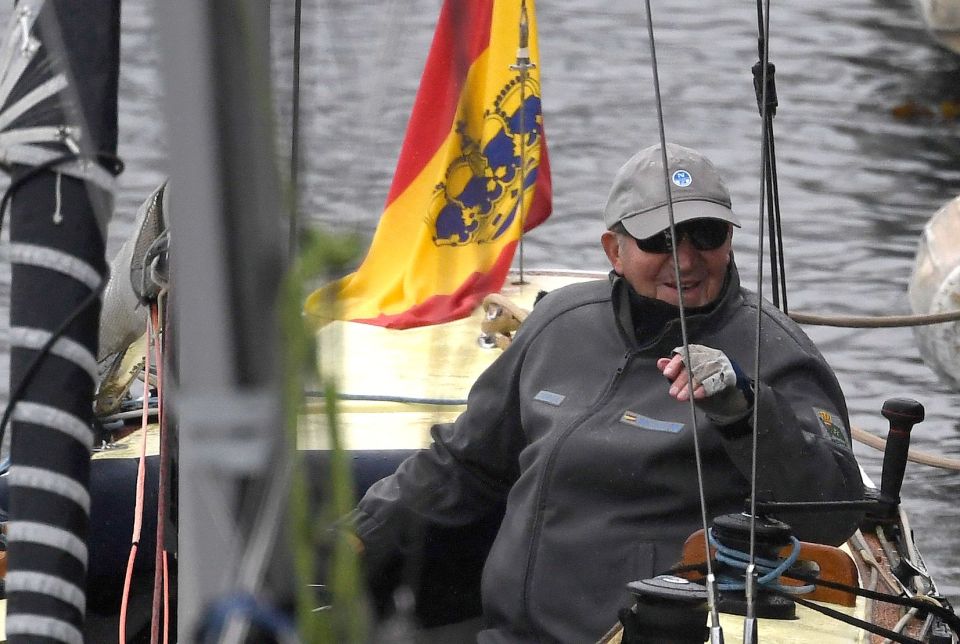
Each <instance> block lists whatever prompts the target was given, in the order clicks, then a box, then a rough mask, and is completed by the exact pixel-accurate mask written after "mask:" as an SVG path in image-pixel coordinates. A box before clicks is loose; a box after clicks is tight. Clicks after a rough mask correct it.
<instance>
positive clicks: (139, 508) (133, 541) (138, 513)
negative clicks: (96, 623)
mask: <svg viewBox="0 0 960 644" xmlns="http://www.w3.org/2000/svg"><path fill="white" fill-rule="evenodd" d="M151 312H152V309H151ZM153 330H154V326H153V319H152V316H151V315H148V316H147V346H146V351H144V361H145V363H146V367H145V371H146V372H148V373H149V371H150V349H151V348H152V343H154V342H155V338H154V337H153ZM145 384H146V383H145ZM143 399H144V402H143V418H142V421H141V426H140V431H142V432H143V442H142V444H141V446H140V463H139V465H138V466H137V496H136V505H135V506H134V511H133V534H132V535H131V536H130V556H129V557H128V558H127V571H126V575H124V579H123V596H122V599H121V600H120V618H119V622H120V625H119V636H120V639H119V641H120V642H126V641H127V609H128V606H129V601H130V584H131V582H132V580H133V565H134V562H135V561H136V559H137V549H138V547H139V544H140V531H141V528H142V526H143V497H144V490H145V486H144V483H145V481H146V478H147V425H148V424H149V413H148V409H147V407H148V403H147V396H146V395H145V396H144V398H143Z"/></svg>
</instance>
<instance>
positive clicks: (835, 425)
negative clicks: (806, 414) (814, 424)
mask: <svg viewBox="0 0 960 644" xmlns="http://www.w3.org/2000/svg"><path fill="white" fill-rule="evenodd" d="M813 413H815V414H816V415H817V420H819V421H820V427H822V428H823V431H825V432H826V433H827V436H828V437H829V438H830V439H831V440H833V441H836V442H837V443H840V444H841V445H846V444H847V430H846V429H845V428H844V427H843V423H842V422H841V421H840V419H839V418H838V417H837V415H836V414H834V413H832V412H829V411H827V410H826V409H820V408H819V407H814V408H813Z"/></svg>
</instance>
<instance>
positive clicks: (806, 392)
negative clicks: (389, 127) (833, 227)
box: [354, 264, 862, 643]
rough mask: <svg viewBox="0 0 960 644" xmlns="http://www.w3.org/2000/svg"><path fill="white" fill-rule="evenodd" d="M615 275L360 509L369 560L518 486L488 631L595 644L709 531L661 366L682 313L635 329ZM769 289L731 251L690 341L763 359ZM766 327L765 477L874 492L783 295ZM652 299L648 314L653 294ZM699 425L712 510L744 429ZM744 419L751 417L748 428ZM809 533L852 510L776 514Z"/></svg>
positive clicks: (496, 551) (826, 379) (735, 464)
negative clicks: (724, 276) (654, 327)
mask: <svg viewBox="0 0 960 644" xmlns="http://www.w3.org/2000/svg"><path fill="white" fill-rule="evenodd" d="M627 288H628V285H627V284H626V282H625V281H624V280H623V279H622V278H619V277H614V278H613V279H612V280H611V281H609V282H607V281H593V282H586V283H581V284H576V285H572V286H568V287H565V288H562V289H558V290H557V291H554V292H553V293H550V294H549V295H548V296H546V297H545V298H543V300H542V301H541V302H540V303H539V304H538V305H537V306H536V307H535V308H534V310H533V311H532V312H531V313H530V315H529V317H528V318H527V320H526V321H525V322H524V324H523V326H522V327H521V328H520V330H519V332H518V333H517V335H516V337H515V339H514V341H513V343H512V344H511V345H510V347H509V348H508V349H507V350H506V351H504V353H503V354H502V355H501V356H500V357H499V358H498V359H497V360H496V361H495V362H494V363H493V364H492V365H491V366H490V367H489V368H488V369H487V370H486V371H485V372H484V373H483V374H482V375H481V376H480V378H479V379H478V380H477V382H476V384H475V385H474V386H473V388H472V390H471V392H470V395H469V399H468V405H467V410H466V411H465V412H464V413H463V414H462V415H461V416H460V417H459V418H458V419H457V421H456V422H455V423H453V424H446V425H437V426H435V427H434V428H433V439H434V442H433V445H432V446H431V447H430V448H429V449H426V450H423V451H421V452H419V453H417V454H416V455H414V456H412V457H411V458H409V459H408V460H406V461H405V462H404V463H403V464H401V466H400V467H399V469H398V470H397V472H396V473H395V474H393V475H392V476H390V477H387V478H386V479H383V480H381V481H380V482H378V483H376V484H375V485H374V486H373V487H371V489H370V490H369V491H368V493H367V494H366V495H365V496H364V498H363V500H362V501H361V502H360V504H359V507H358V511H357V512H356V513H355V516H354V519H355V521H356V528H357V532H358V535H359V536H360V538H361V539H362V540H363V542H364V543H365V545H366V548H367V552H368V553H370V555H371V558H373V559H376V558H378V557H379V556H380V554H381V553H383V552H389V551H391V550H396V549H401V548H403V543H402V540H403V537H402V535H403V534H409V532H408V531H407V530H408V528H409V526H410V525H411V523H416V522H419V521H427V522H437V523H440V524H442V525H448V526H455V525H466V524H469V523H471V522H472V521H474V520H476V519H478V518H479V517H482V516H483V515H484V514H486V513H487V512H488V511H489V510H490V508H491V507H494V506H495V505H496V504H498V503H501V502H503V501H504V500H506V515H505V517H504V519H503V522H502V524H501V527H500V530H499V533H498V535H497V538H496V541H495V542H494V544H493V547H492V549H491V551H490V554H489V556H488V558H487V562H486V565H485V567H484V572H483V589H482V593H483V606H484V619H485V622H486V624H487V626H488V628H487V630H484V631H483V632H482V633H481V634H480V636H479V638H478V641H480V642H483V643H493V642H593V641H596V640H597V639H598V638H599V637H600V636H601V635H602V634H603V633H604V632H605V631H606V630H607V629H608V628H609V627H610V626H612V625H613V624H614V623H615V622H616V619H617V610H618V609H619V608H620V607H622V606H627V605H629V604H630V597H629V595H628V593H627V591H626V587H625V586H626V583H627V582H629V581H632V580H636V579H642V578H647V577H651V576H653V575H654V574H656V573H659V572H663V571H664V570H666V569H668V568H669V567H670V566H672V565H674V564H675V563H676V562H677V560H678V558H679V553H680V549H681V546H682V544H683V542H684V540H685V539H686V538H687V537H688V536H689V535H690V534H691V533H692V532H694V531H695V530H697V529H699V528H700V527H701V519H700V502H699V496H698V485H697V472H696V466H695V460H694V458H695V457H694V450H693V435H692V422H691V416H690V405H689V403H679V402H677V401H676V400H675V399H673V398H671V397H670V396H669V394H668V393H667V390H668V388H669V383H668V381H667V380H666V379H665V378H664V377H663V375H662V374H661V373H660V371H659V370H658V369H657V367H656V360H657V358H660V357H663V356H669V355H670V353H671V350H672V349H673V348H674V347H676V346H678V345H679V344H681V340H680V330H679V320H671V321H669V322H667V323H666V325H665V326H663V327H662V330H661V332H660V333H659V334H655V336H656V337H645V338H639V339H638V338H636V337H635V334H634V333H633V329H634V328H635V324H634V320H633V319H632V317H631V316H632V311H634V312H636V311H637V307H631V306H630V304H629V302H630V296H629V295H628V294H627V291H626V289H627ZM756 306H757V299H756V297H755V296H754V295H753V294H752V293H750V292H748V291H746V290H744V289H741V288H740V284H739V280H738V277H737V273H736V269H735V268H733V266H732V264H731V269H730V273H729V276H728V280H727V285H726V287H725V289H724V292H723V295H722V297H721V301H720V302H719V303H718V305H717V306H716V307H713V308H712V309H711V310H710V311H709V312H707V313H704V314H701V315H695V316H692V317H691V318H689V319H688V335H689V338H690V342H691V343H698V344H703V345H707V346H710V347H714V348H718V349H721V350H723V351H724V352H726V353H727V355H728V356H729V357H730V358H732V359H733V360H734V361H736V362H737V363H739V365H740V366H741V367H742V368H743V371H744V372H745V373H746V374H753V373H754V364H755V361H754V352H755V348H754V337H755V329H756V313H757V312H756ZM763 310H764V316H763V320H762V324H761V329H762V340H761V341H762V347H761V371H760V382H759V383H755V384H754V391H755V404H757V405H759V422H758V425H759V431H758V467H757V469H758V471H757V483H758V486H757V487H758V490H759V491H760V494H761V495H762V496H761V497H760V498H765V499H767V500H777V501H787V500H791V501H799V500H805V501H812V500H827V499H830V500H847V499H858V498H861V496H862V484H861V478H860V473H859V469H858V467H857V463H856V461H855V459H854V457H853V454H852V451H851V447H850V436H849V431H848V429H847V428H848V427H849V422H848V419H847V410H846V406H845V403H844V399H843V395H842V393H841V390H840V387H839V385H838V383H837V380H836V378H835V376H834V375H833V373H832V371H831V370H830V368H829V367H828V366H827V364H826V362H825V361H824V359H823V357H822V356H821V355H820V353H819V352H818V351H817V349H816V348H815V347H814V345H813V343H812V342H811V341H810V340H809V339H808V338H807V337H806V336H805V335H804V334H803V333H802V332H801V331H800V330H799V328H798V327H797V326H796V325H795V324H794V323H793V322H792V321H790V320H789V319H788V318H787V317H786V316H784V315H782V314H781V313H780V312H779V311H777V310H776V309H775V308H774V307H773V306H772V305H770V304H769V303H766V304H765V305H764V308H763ZM639 313H640V314H641V315H642V306H641V307H640V310H639ZM696 421H697V422H696V424H697V428H698V439H699V444H700V450H701V458H702V465H703V486H704V490H705V496H706V504H707V509H708V516H711V517H712V516H717V515H719V514H724V513H730V512H740V511H742V510H743V508H744V500H745V499H746V498H747V497H748V496H749V484H748V481H749V475H750V471H751V446H752V437H751V435H750V433H749V425H747V424H746V423H741V425H744V426H743V427H718V426H716V425H714V424H712V423H711V421H710V420H709V419H708V418H706V416H704V415H703V414H702V413H701V412H699V411H698V412H697V419H696ZM744 429H746V430H747V431H744ZM779 518H781V519H782V520H784V521H786V522H787V523H789V524H790V525H791V526H792V527H793V529H794V532H795V535H796V536H798V537H799V538H800V539H802V540H807V541H819V542H824V543H832V544H837V543H840V542H842V541H843V540H844V539H845V538H846V537H848V536H849V535H850V534H851V533H852V532H853V531H854V530H855V528H856V520H857V517H856V516H851V515H849V514H840V513H831V514H815V515H805V516H804V515H797V516H784V517H779Z"/></svg>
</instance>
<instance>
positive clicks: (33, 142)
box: [0, 0, 119, 644]
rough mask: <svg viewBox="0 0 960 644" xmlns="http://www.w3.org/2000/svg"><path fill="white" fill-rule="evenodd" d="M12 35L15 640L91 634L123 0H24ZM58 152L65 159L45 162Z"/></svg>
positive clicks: (5, 111) (4, 118) (8, 112)
mask: <svg viewBox="0 0 960 644" xmlns="http://www.w3.org/2000/svg"><path fill="white" fill-rule="evenodd" d="M4 38H5V40H4V42H3V43H2V47H0V159H2V160H4V161H6V162H7V163H9V164H11V165H12V168H13V170H12V173H11V175H12V176H11V178H12V181H11V186H12V188H13V193H12V200H11V206H10V242H11V248H10V257H11V262H12V268H11V284H12V285H11V302H10V344H11V358H10V391H11V396H14V395H15V394H16V393H17V391H18V389H20V388H21V384H22V383H24V382H26V383H27V384H26V385H25V388H23V389H22V393H21V395H19V397H18V398H17V400H15V401H13V400H12V402H13V403H14V404H15V407H14V408H13V413H12V416H11V419H12V423H11V430H12V435H11V450H10V454H11V463H12V464H11V467H10V474H9V477H8V482H9V495H10V508H9V514H10V523H9V534H8V538H9V540H8V550H9V553H8V556H9V569H8V573H7V578H6V590H7V620H6V632H7V637H8V641H9V642H11V643H13V644H17V643H20V644H46V643H48V642H66V643H70V644H82V642H83V641H84V635H83V633H84V622H85V612H86V604H87V602H86V583H87V567H88V566H87V564H88V553H87V533H88V530H89V517H90V493H89V479H90V453H91V448H92V446H93V441H94V432H93V430H92V429H91V427H92V421H93V407H92V400H93V393H94V388H95V386H96V380H97V363H96V358H95V356H96V354H97V339H98V329H99V318H100V306H101V304H100V299H99V297H98V296H97V293H98V289H99V288H100V284H101V283H102V282H103V280H104V279H105V275H106V272H107V269H106V262H105V259H104V253H105V245H104V238H105V229H106V222H107V220H108V218H109V216H110V211H111V209H112V192H111V190H112V183H113V182H112V177H111V174H110V171H108V170H106V169H104V167H101V165H100V164H98V162H97V161H96V160H95V158H96V157H97V156H98V155H101V154H105V155H107V156H109V157H112V156H113V155H115V154H116V149H117V118H116V117H117V108H116V102H117V65H118V62H119V1H118V0H109V1H106V2H101V1H98V0H69V1H67V0H46V1H44V0H21V1H20V2H19V3H18V4H17V5H16V8H15V9H14V11H13V15H12V18H11V23H10V25H9V27H8V30H7V32H6V34H5V35H4ZM70 155H73V156H72V157H71V156H70ZM51 159H58V160H59V162H58V163H57V164H56V165H52V166H50V167H48V168H45V169H41V170H39V171H38V169H37V167H36V166H37V164H42V163H44V162H45V161H49V160H51ZM71 317H73V322H71V323H69V324H68V325H67V326H66V327H65V328H62V327H63V326H64V324H65V323H66V321H67V320H69V319H70V318H71ZM48 345H49V350H48V351H43V349H44V348H45V347H47V346H48ZM41 354H42V355H41ZM38 360H39V361H38ZM34 365H35V366H34ZM31 372H32V373H31Z"/></svg>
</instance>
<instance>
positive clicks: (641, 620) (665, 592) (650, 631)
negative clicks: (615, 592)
mask: <svg viewBox="0 0 960 644" xmlns="http://www.w3.org/2000/svg"><path fill="white" fill-rule="evenodd" d="M627 587H628V588H629V589H630V592H632V593H633V596H634V598H635V599H636V604H634V606H633V608H624V609H623V610H621V611H620V615H619V617H620V623H621V624H623V636H622V637H621V640H620V641H621V643H622V644H700V643H701V642H705V641H707V638H708V637H709V635H710V631H709V630H708V629H707V589H706V588H704V587H703V586H701V585H700V584H697V583H695V582H692V581H688V580H686V579H684V578H682V577H675V576H673V575H659V576H657V577H654V578H652V579H643V580H640V581H632V582H630V583H629V584H627Z"/></svg>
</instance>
